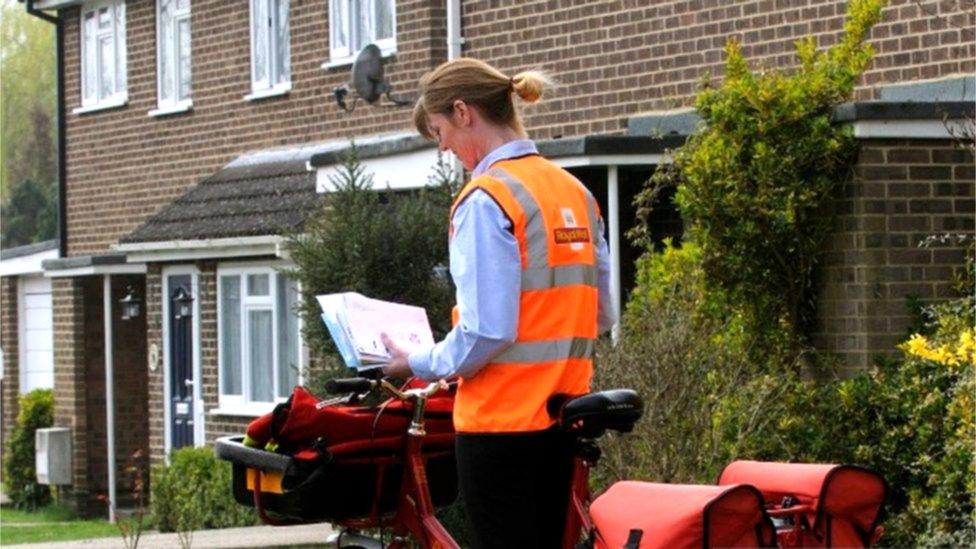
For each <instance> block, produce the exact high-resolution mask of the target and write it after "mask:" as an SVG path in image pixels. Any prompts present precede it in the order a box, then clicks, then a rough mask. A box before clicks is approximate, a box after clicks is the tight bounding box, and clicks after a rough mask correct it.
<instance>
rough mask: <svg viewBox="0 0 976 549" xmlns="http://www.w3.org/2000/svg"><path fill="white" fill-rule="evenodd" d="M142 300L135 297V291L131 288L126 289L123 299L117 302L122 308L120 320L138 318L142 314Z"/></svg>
mask: <svg viewBox="0 0 976 549" xmlns="http://www.w3.org/2000/svg"><path fill="white" fill-rule="evenodd" d="M141 303H142V300H141V299H139V296H137V295H136V290H135V288H133V287H132V286H129V287H128V288H126V293H125V297H123V298H122V299H120V300H119V305H121V306H122V320H130V319H133V318H139V315H140V314H141V312H142V306H141Z"/></svg>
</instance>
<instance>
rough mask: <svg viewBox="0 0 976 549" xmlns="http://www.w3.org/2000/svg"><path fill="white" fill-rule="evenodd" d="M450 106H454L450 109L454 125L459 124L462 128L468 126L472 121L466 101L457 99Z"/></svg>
mask: <svg viewBox="0 0 976 549" xmlns="http://www.w3.org/2000/svg"><path fill="white" fill-rule="evenodd" d="M452 106H453V107H454V109H453V111H452V115H453V116H452V117H453V118H454V124H455V125H456V126H459V127H462V128H466V127H468V126H470V125H471V122H472V118H471V114H472V112H471V107H470V106H468V104H467V103H465V102H464V101H462V100H460V99H458V100H457V101H455V102H454V105H452Z"/></svg>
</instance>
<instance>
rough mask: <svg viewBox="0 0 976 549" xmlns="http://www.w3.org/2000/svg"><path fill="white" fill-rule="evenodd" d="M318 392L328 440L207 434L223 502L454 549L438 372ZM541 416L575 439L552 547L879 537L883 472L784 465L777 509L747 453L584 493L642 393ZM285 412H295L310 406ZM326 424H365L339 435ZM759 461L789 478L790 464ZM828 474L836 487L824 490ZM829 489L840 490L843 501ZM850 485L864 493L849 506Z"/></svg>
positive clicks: (444, 405) (447, 426) (269, 518)
mask: <svg viewBox="0 0 976 549" xmlns="http://www.w3.org/2000/svg"><path fill="white" fill-rule="evenodd" d="M327 390H328V391H329V392H330V393H335V394H340V393H341V394H348V396H346V397H343V398H340V399H336V400H332V401H323V402H319V403H316V404H315V405H314V406H313V407H312V408H311V409H314V410H317V411H319V412H321V411H323V410H326V411H329V412H330V413H332V414H333V415H332V416H330V417H329V418H328V420H329V421H327V422H325V425H326V427H328V428H326V429H324V430H320V431H321V432H327V433H329V435H327V436H323V437H318V438H315V439H314V441H313V442H312V443H308V442H307V441H306V443H305V444H304V445H303V446H302V447H300V448H290V449H289V448H284V449H283V448H280V447H279V448H276V450H277V451H276V452H269V451H267V450H264V449H259V448H253V447H249V446H246V445H244V444H243V442H242V437H226V438H222V439H219V440H218V441H217V443H216V454H217V456H218V457H219V458H221V459H224V460H227V461H230V462H231V463H232V464H233V480H232V482H233V493H234V496H235V499H236V500H237V501H238V502H239V503H241V504H244V505H250V506H253V507H254V508H255V509H256V510H257V512H258V514H259V516H260V517H261V519H262V520H263V521H264V522H266V523H268V524H273V525H286V524H299V523H309V522H324V521H327V522H331V523H333V524H334V525H336V526H338V527H339V528H340V529H341V533H340V534H339V535H338V536H337V537H336V539H335V540H334V541H335V542H336V545H337V547H387V548H394V549H396V548H403V547H410V546H413V545H414V544H415V545H418V546H420V547H423V548H456V547H459V545H458V543H457V542H456V541H455V540H454V538H453V537H452V536H451V534H450V533H449V532H448V531H447V530H446V529H445V528H444V526H443V525H442V524H441V523H440V521H439V520H438V519H437V517H436V515H435V509H436V508H438V507H442V506H446V505H449V504H450V503H451V502H453V501H454V499H455V498H456V496H457V478H456V475H457V473H456V467H455V463H454V454H453V445H454V431H453V425H452V424H451V421H450V417H451V409H452V406H453V394H452V391H451V387H450V386H449V385H448V384H446V383H445V382H443V381H441V382H437V383H430V384H422V383H419V382H418V381H417V380H412V381H408V382H407V383H406V384H405V385H404V386H402V387H397V386H395V385H393V384H392V383H390V382H389V381H388V380H370V379H364V378H354V379H341V380H333V381H331V382H329V384H328V385H327ZM296 391H297V389H296ZM379 391H382V392H383V393H385V394H387V395H388V396H389V397H390V398H389V399H388V400H386V401H384V402H383V403H382V404H379V405H373V406H367V405H364V404H362V398H363V397H364V396H365V395H368V394H371V393H372V394H375V393H376V392H379ZM306 394H307V393H306ZM548 411H549V413H550V415H551V416H552V417H553V418H554V419H555V420H556V421H557V424H558V427H559V428H560V429H563V430H565V431H567V432H569V433H572V434H573V435H574V436H575V440H576V446H575V457H574V467H573V473H572V478H571V482H572V486H571V493H570V499H569V504H568V507H567V509H566V526H565V530H564V534H563V539H562V547H563V548H564V549H573V548H576V547H580V546H581V545H580V544H582V546H583V547H591V548H598V549H600V548H607V547H625V548H634V549H636V548H641V549H644V548H665V547H678V546H687V547H696V546H697V547H702V546H704V547H775V546H777V545H780V546H816V545H817V544H822V545H819V546H830V544H831V543H832V542H833V543H834V544H835V545H836V541H837V539H839V538H838V537H837V534H838V533H843V532H847V531H850V532H861V531H863V532H865V534H864V536H863V537H862V539H863V542H864V546H869V545H871V544H873V543H875V542H876V541H877V538H878V536H879V535H880V527H878V526H877V524H876V522H875V521H876V520H877V517H878V515H879V514H880V507H881V504H882V503H883V500H884V488H883V480H880V477H878V476H877V475H874V474H873V473H870V472H869V471H866V470H859V471H860V472H859V473H857V474H854V473H852V469H851V468H849V467H844V466H840V467H839V468H838V467H836V466H809V465H796V467H800V468H801V469H802V471H800V473H801V474H800V476H802V479H801V480H802V482H800V484H803V486H804V488H803V489H802V490H798V489H792V487H791V488H790V489H792V491H791V492H790V498H791V499H790V501H786V500H784V501H783V503H782V504H779V505H767V504H766V503H765V501H766V499H770V500H773V498H775V497H777V496H781V495H782V494H783V493H784V489H785V488H784V484H783V482H778V483H777V485H776V486H775V487H774V488H773V491H772V492H768V491H766V490H763V491H762V492H761V491H760V489H757V488H756V487H755V486H754V485H753V484H755V485H761V484H762V482H764V478H765V477H766V476H767V475H764V474H763V473H762V471H763V466H764V465H766V464H758V466H753V465H750V464H749V463H755V462H736V463H734V464H732V465H730V466H729V468H728V469H727V473H726V474H725V477H728V478H723V479H722V482H721V483H720V484H721V485H718V486H685V485H672V484H653V483H647V482H633V481H623V482H618V483H616V484H614V485H613V486H611V487H610V488H609V489H608V490H607V491H606V492H605V493H604V494H602V495H601V496H600V497H599V498H596V500H592V498H591V494H590V488H589V473H590V470H591V469H592V468H593V467H594V466H596V465H597V463H598V462H599V460H600V448H599V446H598V445H597V443H596V441H597V440H598V439H599V437H601V436H602V435H603V434H604V433H606V431H608V430H613V431H618V432H629V431H631V430H632V428H633V426H634V424H635V422H636V421H637V420H638V419H639V418H640V417H641V415H642V412H643V404H642V402H641V399H640V397H639V396H638V395H637V394H636V393H635V392H634V391H632V390H630V389H617V390H610V391H601V392H595V393H590V394H587V395H583V396H578V397H572V398H560V397H554V398H553V399H551V400H550V402H549V410H548ZM290 412H291V413H292V415H298V416H301V417H302V418H304V419H306V420H307V418H308V417H309V414H310V413H312V414H314V413H315V412H310V409H305V410H302V411H300V412H299V411H295V410H294V409H293V410H290ZM364 419H368V420H369V422H371V423H368V424H367V423H365V422H364ZM275 422H276V420H275V419H274V418H272V420H271V423H275ZM322 423H323V422H320V424H322ZM332 424H342V425H369V427H370V428H369V429H360V431H363V432H359V433H358V434H356V433H353V434H350V433H349V432H345V433H339V432H338V431H335V430H334V427H336V426H335V425H332ZM302 425H303V426H304V425H307V423H303V424H302ZM287 428H288V427H287V425H286V426H285V427H283V428H282V427H278V429H279V430H287ZM330 429H333V430H330ZM330 436H331V441H330V440H329V438H330ZM282 438H288V437H282ZM283 450H284V453H282V451H283ZM739 463H743V464H745V465H744V466H740V465H737V464H739ZM770 465H771V466H772V467H775V468H776V471H778V477H779V478H781V479H784V480H785V481H786V485H785V486H791V485H790V480H789V479H790V478H791V475H794V476H795V473H796V472H797V471H796V470H793V472H792V473H791V472H790V467H794V465H793V464H770ZM841 470H843V471H844V472H843V474H839V472H840V471H841ZM742 471H746V473H742ZM814 471H815V473H814V474H811V472H814ZM733 473H735V474H734V475H733ZM730 475H731V476H730ZM872 475H873V476H872ZM733 476H736V477H738V479H736V478H732V477H733ZM750 479H754V480H750ZM831 479H835V480H836V479H840V481H841V484H838V483H836V482H835V483H834V485H833V486H832V487H831V486H830V482H831ZM878 482H880V486H881V492H880V494H881V495H880V497H879V496H878V486H879V484H878ZM852 483H853V484H852ZM794 484H795V483H794ZM829 494H840V498H841V499H842V500H843V501H841V502H840V503H838V500H837V498H836V496H835V498H834V499H833V500H831V499H829V498H828V497H827V496H828V495H829ZM851 494H863V495H864V497H862V498H860V499H857V500H856V501H854V500H853V499H852V496H851ZM791 507H792V508H791ZM846 509H856V510H857V513H859V514H858V515H857V516H854V515H853V514H850V513H847V511H846ZM811 510H813V514H810V513H811ZM845 513H847V514H845ZM770 515H772V516H774V517H775V524H774V520H773V519H771V518H770ZM824 517H826V519H824ZM369 528H378V529H380V536H379V539H377V538H376V537H369V536H365V535H362V534H361V532H362V531H363V530H364V529H369ZM801 530H802V531H803V532H807V533H808V534H809V535H806V537H804V535H805V534H804V535H801V533H800V531H801ZM832 531H833V532H834V533H833V534H832ZM386 532H389V535H390V537H389V539H387V538H386V536H385V534H386ZM843 539H845V540H850V539H853V540H855V541H857V539H858V538H847V537H845V538H843Z"/></svg>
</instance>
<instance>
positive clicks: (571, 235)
mask: <svg viewBox="0 0 976 549" xmlns="http://www.w3.org/2000/svg"><path fill="white" fill-rule="evenodd" d="M552 233H553V236H554V237H555V239H556V244H575V243H578V242H589V241H590V231H589V230H587V229H586V228H585V227H574V228H562V229H555V230H553V231H552Z"/></svg>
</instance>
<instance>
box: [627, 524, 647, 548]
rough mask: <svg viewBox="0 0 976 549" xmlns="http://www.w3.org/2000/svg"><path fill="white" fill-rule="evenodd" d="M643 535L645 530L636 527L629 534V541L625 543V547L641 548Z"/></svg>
mask: <svg viewBox="0 0 976 549" xmlns="http://www.w3.org/2000/svg"><path fill="white" fill-rule="evenodd" d="M643 537H644V531H643V530H640V529H638V528H634V529H633V530H631V531H630V534H628V535H627V543H625V544H624V549H640V543H641V538H643Z"/></svg>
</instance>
